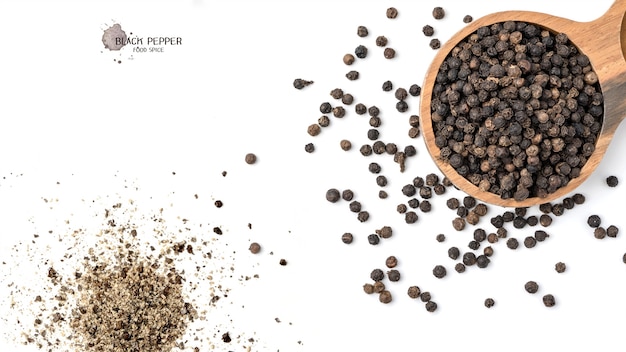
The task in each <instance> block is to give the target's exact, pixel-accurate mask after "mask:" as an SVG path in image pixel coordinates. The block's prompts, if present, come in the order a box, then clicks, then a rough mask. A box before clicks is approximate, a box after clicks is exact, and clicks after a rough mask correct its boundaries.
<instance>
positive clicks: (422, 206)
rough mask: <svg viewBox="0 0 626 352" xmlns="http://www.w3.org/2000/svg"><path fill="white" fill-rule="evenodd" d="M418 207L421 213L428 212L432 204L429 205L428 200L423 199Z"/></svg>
mask: <svg viewBox="0 0 626 352" xmlns="http://www.w3.org/2000/svg"><path fill="white" fill-rule="evenodd" d="M419 208H420V210H421V211H422V212H423V213H428V212H430V211H431V209H432V206H431V204H430V202H429V201H428V200H423V201H422V202H421V203H420V205H419Z"/></svg>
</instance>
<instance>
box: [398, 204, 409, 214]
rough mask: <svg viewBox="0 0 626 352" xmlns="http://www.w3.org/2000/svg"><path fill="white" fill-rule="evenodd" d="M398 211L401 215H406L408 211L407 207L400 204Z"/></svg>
mask: <svg viewBox="0 0 626 352" xmlns="http://www.w3.org/2000/svg"><path fill="white" fill-rule="evenodd" d="M396 211H397V212H398V213H400V214H404V213H406V211H407V207H406V205H404V204H398V206H397V207H396Z"/></svg>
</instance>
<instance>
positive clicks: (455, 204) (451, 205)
mask: <svg viewBox="0 0 626 352" xmlns="http://www.w3.org/2000/svg"><path fill="white" fill-rule="evenodd" d="M459 205H460V202H459V200H458V199H456V198H454V197H452V198H449V199H448V200H447V201H446V206H447V207H448V209H450V210H456V209H458V208H459Z"/></svg>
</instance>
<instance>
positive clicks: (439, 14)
mask: <svg viewBox="0 0 626 352" xmlns="http://www.w3.org/2000/svg"><path fill="white" fill-rule="evenodd" d="M445 15H446V12H445V11H444V10H443V8H441V7H439V6H437V7H435V8H434V9H433V17H434V18H435V19H436V20H440V19H442V18H443V17H444V16H445Z"/></svg>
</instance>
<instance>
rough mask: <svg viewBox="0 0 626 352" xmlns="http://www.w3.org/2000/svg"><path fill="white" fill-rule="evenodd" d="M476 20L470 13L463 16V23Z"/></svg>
mask: <svg viewBox="0 0 626 352" xmlns="http://www.w3.org/2000/svg"><path fill="white" fill-rule="evenodd" d="M473 20H474V18H473V17H472V16H470V15H465V16H464V17H463V23H471V22H472V21H473Z"/></svg>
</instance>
